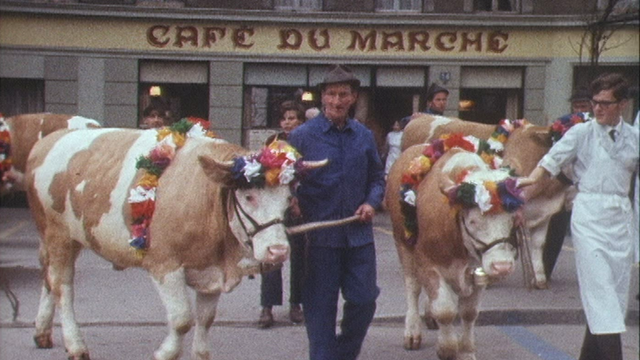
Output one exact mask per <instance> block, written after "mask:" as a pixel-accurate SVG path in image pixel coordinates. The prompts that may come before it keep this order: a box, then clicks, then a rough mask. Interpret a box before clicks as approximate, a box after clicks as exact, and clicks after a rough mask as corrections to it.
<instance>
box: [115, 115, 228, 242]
mask: <svg viewBox="0 0 640 360" xmlns="http://www.w3.org/2000/svg"><path fill="white" fill-rule="evenodd" d="M203 125H204V126H203ZM208 126H209V122H208V121H205V120H203V119H199V118H184V119H182V120H180V121H178V122H176V123H175V124H173V125H171V126H165V127H163V128H160V129H158V130H157V132H158V135H157V140H158V143H157V144H156V146H155V147H154V148H153V149H151V151H150V152H149V154H148V155H147V156H141V157H139V158H138V161H137V162H136V169H144V171H145V172H144V175H142V177H141V178H140V179H139V180H138V182H137V183H136V185H135V186H134V187H133V189H131V191H130V192H129V198H128V199H127V201H128V202H129V205H130V208H131V217H132V218H133V224H132V225H131V239H130V240H129V245H131V246H132V247H134V248H135V249H137V250H139V251H144V250H145V249H147V248H148V247H149V225H150V224H151V218H152V217H153V212H154V210H155V200H156V187H157V186H158V179H159V178H160V176H161V175H162V173H163V172H164V170H165V169H166V168H167V167H168V166H169V164H170V163H171V160H173V158H174V156H175V154H176V151H177V150H178V149H180V148H181V147H182V146H183V145H184V142H185V141H186V139H187V138H190V137H192V138H196V137H210V138H214V137H216V136H215V134H214V133H213V132H211V131H209V130H207V129H208Z"/></svg>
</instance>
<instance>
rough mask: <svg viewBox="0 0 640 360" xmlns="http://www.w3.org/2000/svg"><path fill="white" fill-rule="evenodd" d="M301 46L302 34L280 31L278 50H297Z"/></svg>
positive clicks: (291, 30)
mask: <svg viewBox="0 0 640 360" xmlns="http://www.w3.org/2000/svg"><path fill="white" fill-rule="evenodd" d="M300 45H302V33H300V31H298V30H296V29H282V30H280V45H278V49H280V50H284V49H292V50H298V49H300Z"/></svg>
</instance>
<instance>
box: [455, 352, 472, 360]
mask: <svg viewBox="0 0 640 360" xmlns="http://www.w3.org/2000/svg"><path fill="white" fill-rule="evenodd" d="M456 360H476V354H474V353H460V354H458V358H457V359H456Z"/></svg>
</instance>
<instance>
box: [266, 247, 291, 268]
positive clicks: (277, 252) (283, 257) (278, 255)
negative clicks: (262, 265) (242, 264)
mask: <svg viewBox="0 0 640 360" xmlns="http://www.w3.org/2000/svg"><path fill="white" fill-rule="evenodd" d="M267 250H268V251H267V262H269V263H272V264H279V263H283V262H285V261H287V258H288V257H289V247H288V246H286V245H272V246H269V248H268V249H267Z"/></svg>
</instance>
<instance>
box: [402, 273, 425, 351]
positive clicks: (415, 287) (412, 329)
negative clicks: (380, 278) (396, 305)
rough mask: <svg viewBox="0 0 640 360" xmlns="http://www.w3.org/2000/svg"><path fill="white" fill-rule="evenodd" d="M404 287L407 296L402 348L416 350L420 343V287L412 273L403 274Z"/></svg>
mask: <svg viewBox="0 0 640 360" xmlns="http://www.w3.org/2000/svg"><path fill="white" fill-rule="evenodd" d="M404 288H405V295H406V298H407V313H406V315H405V318H404V348H405V349H406V350H418V349H420V345H421V343H422V329H421V323H420V309H419V300H420V292H421V291H422V287H421V286H420V284H419V283H418V280H417V279H416V278H415V277H414V276H413V274H405V276H404Z"/></svg>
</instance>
